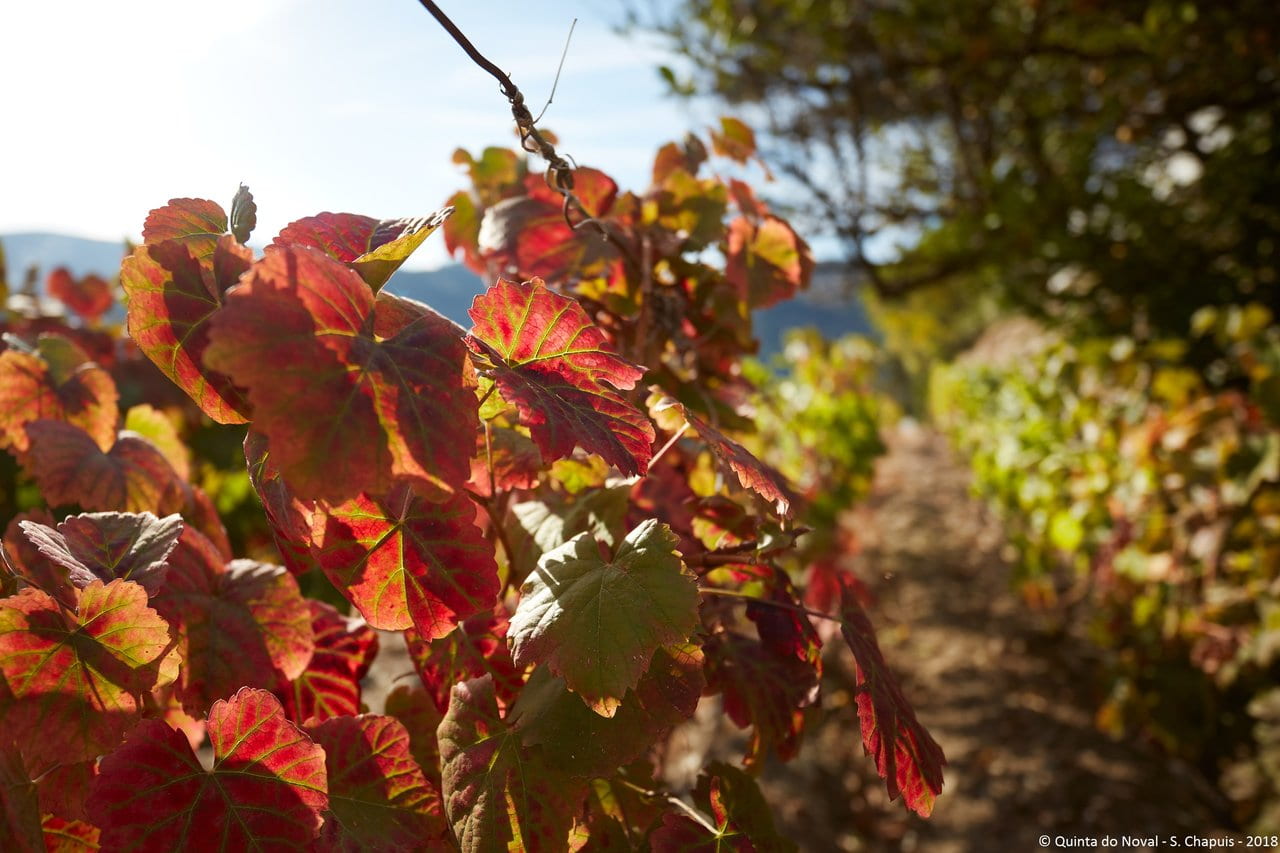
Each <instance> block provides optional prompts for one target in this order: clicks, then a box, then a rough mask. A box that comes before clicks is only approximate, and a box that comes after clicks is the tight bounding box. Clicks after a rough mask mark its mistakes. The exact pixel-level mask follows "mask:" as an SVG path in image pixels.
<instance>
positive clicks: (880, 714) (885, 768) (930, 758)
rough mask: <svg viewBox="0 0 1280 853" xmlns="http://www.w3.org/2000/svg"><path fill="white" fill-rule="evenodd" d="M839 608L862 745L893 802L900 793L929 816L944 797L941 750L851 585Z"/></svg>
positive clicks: (847, 586)
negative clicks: (888, 659) (882, 649)
mask: <svg viewBox="0 0 1280 853" xmlns="http://www.w3.org/2000/svg"><path fill="white" fill-rule="evenodd" d="M840 610H841V613H840V615H841V617H842V618H841V623H840V633H841V634H843V635H844V640H845V642H846V643H848V644H849V648H850V649H852V650H853V660H854V666H855V672H856V679H857V687H858V694H857V703H858V722H859V723H860V724H861V726H862V745H863V746H864V747H865V748H866V750H867V754H868V755H870V756H873V757H874V758H875V762H876V770H878V771H879V773H880V776H881V778H882V779H884V782H885V787H886V788H887V789H888V791H889V799H891V800H892V799H896V798H897V797H898V795H899V794H901V795H902V801H903V803H904V804H905V805H906V806H907V808H909V809H911V810H912V811H914V812H916V813H917V814H919V815H920V816H921V817H928V816H929V813H930V812H932V811H933V804H934V801H935V800H936V799H937V797H938V795H939V794H941V793H942V768H943V766H945V765H946V763H947V759H946V757H945V756H944V755H943V753H942V747H940V746H938V743H937V741H935V740H934V739H933V737H932V736H931V735H930V734H929V732H928V730H926V729H925V727H924V726H922V725H921V724H920V721H919V720H917V719H916V712H915V710H914V709H913V708H912V707H911V703H910V702H908V701H907V698H906V696H904V695H903V693H902V688H901V687H899V686H898V680H897V679H896V678H895V677H894V675H893V673H892V672H891V671H890V670H889V666H888V664H886V663H885V660H884V655H883V654H881V652H880V644H879V643H878V642H877V641H876V634H875V629H874V628H872V627H871V620H870V619H869V618H868V617H867V612H866V611H865V610H863V609H862V605H861V604H860V603H859V602H858V599H857V592H856V590H855V589H854V588H853V587H852V585H846V587H845V589H844V593H843V596H842V599H841V608H840Z"/></svg>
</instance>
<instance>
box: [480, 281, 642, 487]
mask: <svg viewBox="0 0 1280 853" xmlns="http://www.w3.org/2000/svg"><path fill="white" fill-rule="evenodd" d="M469 313H470V315H471V319H472V321H473V322H474V323H475V325H474V326H473V328H472V330H471V333H470V334H469V335H468V336H467V344H468V345H469V346H470V347H471V349H472V351H473V352H474V353H475V354H476V355H477V356H478V362H477V363H478V365H479V366H480V367H481V369H483V370H488V371H491V372H492V374H493V378H494V381H495V382H496V383H497V385H498V391H499V392H500V393H501V394H502V397H503V399H505V400H508V401H510V402H511V403H514V404H515V406H516V409H517V410H518V412H519V414H520V422H521V423H523V424H524V425H525V426H527V427H528V428H529V431H530V433H531V434H532V436H533V440H534V442H535V443H536V444H537V445H538V449H539V450H540V451H542V457H543V459H544V460H546V461H548V462H553V461H555V460H556V459H563V458H565V457H567V456H569V455H570V454H572V453H573V449H574V447H575V446H581V447H582V449H583V450H586V451H588V452H589V453H598V454H600V456H602V457H603V458H604V460H605V461H606V462H608V463H609V464H611V465H615V466H617V467H618V469H619V470H620V471H622V472H623V474H625V475H628V476H630V475H633V474H643V473H644V472H645V470H646V469H647V468H648V465H649V459H650V457H651V456H652V455H653V451H652V447H651V445H652V444H653V439H654V430H653V424H651V423H650V422H649V420H648V418H646V417H645V415H644V414H643V413H642V412H640V411H639V410H638V409H636V408H635V407H634V406H632V405H631V404H630V403H629V402H627V400H626V399H625V398H624V397H623V396H622V394H621V393H619V392H621V391H627V390H630V389H631V388H634V387H635V384H636V382H638V381H639V380H640V378H641V377H642V376H644V368H642V367H640V366H639V365H636V364H634V363H632V362H630V361H628V360H626V359H625V358H623V357H622V356H620V355H618V354H617V353H616V352H615V351H614V350H613V348H612V346H610V345H609V343H608V340H607V339H606V337H605V334H604V332H603V331H601V330H600V329H599V328H598V327H596V325H595V324H594V323H592V322H591V318H590V317H588V316H587V313H586V311H584V310H583V309H582V306H581V305H579V304H578V303H577V302H576V301H575V300H573V299H570V298H569V297H567V296H562V295H560V294H558V293H555V292H553V291H551V290H550V289H548V288H547V286H546V285H545V284H544V283H543V282H542V280H541V279H537V278H535V279H533V280H532V281H528V282H524V283H523V284H518V283H516V282H510V281H504V280H502V279H499V280H498V282H497V283H496V284H495V285H493V287H490V288H489V290H488V291H486V292H485V293H483V294H481V295H479V296H477V297H476V298H475V301H474V303H473V304H472V307H471V310H470V312H469ZM486 362H487V364H486Z"/></svg>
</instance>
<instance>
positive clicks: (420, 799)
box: [307, 715, 446, 853]
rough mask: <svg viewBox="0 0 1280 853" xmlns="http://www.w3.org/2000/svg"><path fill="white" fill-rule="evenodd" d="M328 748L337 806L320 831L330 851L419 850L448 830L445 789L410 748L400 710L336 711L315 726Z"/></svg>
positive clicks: (313, 733) (317, 738)
mask: <svg viewBox="0 0 1280 853" xmlns="http://www.w3.org/2000/svg"><path fill="white" fill-rule="evenodd" d="M307 732H308V734H310V735H311V737H312V739H313V740H315V742H316V743H317V744H319V745H320V746H321V747H323V748H324V754H325V767H326V768H327V769H328V773H329V810H328V812H326V813H325V823H324V827H323V828H322V829H321V831H320V840H319V844H320V846H321V847H322V848H323V849H324V850H326V851H350V853H360V851H366V850H379V851H386V853H396V851H404V853H413V851H418V850H422V849H423V848H424V847H425V846H426V844H425V843H424V842H426V841H427V840H428V839H432V838H440V837H441V836H442V835H443V834H444V833H445V832H446V829H445V822H444V818H443V817H442V815H441V805H440V795H439V794H438V793H437V792H436V791H435V790H433V789H432V788H431V786H430V785H429V784H428V783H427V780H426V778H425V777H424V776H423V774H422V770H421V768H419V767H418V763H417V762H416V761H414V759H413V756H412V755H411V754H410V752H409V732H408V731H407V730H406V729H405V727H404V725H402V724H401V723H400V721H399V720H397V719H395V718H394V717H380V716H373V715H363V716H359V717H347V716H344V717H335V718H333V719H331V720H326V721H325V722H322V723H319V724H317V725H313V726H308V727H307Z"/></svg>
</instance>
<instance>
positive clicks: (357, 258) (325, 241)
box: [271, 207, 453, 293]
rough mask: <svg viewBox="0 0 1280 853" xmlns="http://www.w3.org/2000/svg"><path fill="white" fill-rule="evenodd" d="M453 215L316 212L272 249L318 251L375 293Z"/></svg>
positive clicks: (287, 228)
mask: <svg viewBox="0 0 1280 853" xmlns="http://www.w3.org/2000/svg"><path fill="white" fill-rule="evenodd" d="M452 213H453V208H452V207H445V208H442V209H440V210H437V211H436V212H435V213H432V214H429V215H427V216H416V217H408V218H405V219H374V218H373V217H372V216H360V215H358V214H355V213H320V214H317V215H315V216H308V217H306V218H304V219H299V220H297V221H296V222H291V223H289V224H288V225H286V226H285V228H284V230H283V231H281V232H280V233H279V235H277V236H276V239H275V240H274V241H272V244H271V245H273V246H310V247H311V248H313V249H319V250H320V251H321V252H324V253H325V254H326V255H328V256H329V257H331V258H333V259H334V260H335V261H339V262H341V263H343V264H346V265H347V266H349V267H350V268H351V269H353V270H355V271H356V272H357V273H359V275H360V277H361V278H362V279H364V281H365V283H366V284H368V285H369V287H370V288H372V290H373V291H374V292H375V293H377V292H378V290H379V289H380V288H381V287H382V285H384V284H386V283H387V279H389V278H391V275H392V274H393V273H394V272H395V271H396V270H398V269H399V268H400V265H401V264H403V263H404V262H405V261H406V260H408V258H409V256H410V255H412V254H413V253H414V251H415V250H416V249H417V248H418V247H419V246H421V245H422V243H423V241H425V240H426V239H427V237H429V236H430V235H431V234H432V232H434V231H435V230H436V229H437V228H439V227H440V226H441V225H442V224H443V223H444V221H445V220H446V219H448V218H449V215H450V214H452Z"/></svg>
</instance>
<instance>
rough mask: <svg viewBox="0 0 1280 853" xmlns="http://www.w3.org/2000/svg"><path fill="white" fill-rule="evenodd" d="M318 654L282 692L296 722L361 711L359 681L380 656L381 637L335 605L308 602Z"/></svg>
mask: <svg viewBox="0 0 1280 853" xmlns="http://www.w3.org/2000/svg"><path fill="white" fill-rule="evenodd" d="M307 604H308V605H309V606H310V608H311V631H312V633H313V634H314V635H315V654H313V655H312V657H311V663H310V664H309V665H308V666H307V668H306V669H305V670H304V671H303V672H302V673H301V674H300V675H298V677H297V678H295V679H293V681H291V682H290V683H289V685H288V686H287V687H285V688H283V690H282V692H283V694H284V695H283V696H282V697H281V699H282V701H283V703H284V708H285V712H286V714H287V715H288V717H289V719H291V720H293V721H294V722H295V723H301V722H305V721H306V720H309V719H312V718H315V719H317V720H328V719H331V718H333V717H340V716H344V715H348V716H349V715H355V714H358V713H360V679H362V678H364V676H365V674H366V673H367V672H368V671H369V667H370V666H372V665H373V658H374V656H375V655H377V653H378V635H377V634H376V633H374V631H373V629H372V628H370V627H369V626H368V625H365V624H363V623H361V622H359V621H358V620H352V619H348V618H347V617H345V616H343V615H342V614H341V613H339V612H338V611H337V610H336V609H334V607H333V606H332V605H329V604H325V603H324V602H321V601H313V600H308V601H307Z"/></svg>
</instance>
